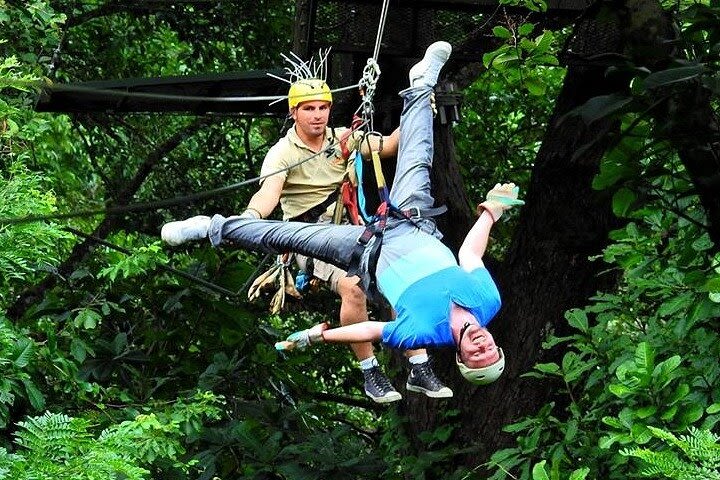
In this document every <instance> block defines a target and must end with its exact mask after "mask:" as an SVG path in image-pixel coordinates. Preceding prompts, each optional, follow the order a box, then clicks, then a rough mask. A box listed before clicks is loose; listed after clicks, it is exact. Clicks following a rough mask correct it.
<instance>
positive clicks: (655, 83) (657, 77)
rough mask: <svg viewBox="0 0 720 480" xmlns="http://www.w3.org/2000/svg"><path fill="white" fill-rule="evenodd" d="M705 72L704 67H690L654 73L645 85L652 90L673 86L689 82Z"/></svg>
mask: <svg viewBox="0 0 720 480" xmlns="http://www.w3.org/2000/svg"><path fill="white" fill-rule="evenodd" d="M704 71H705V66H704V65H691V66H689V67H678V68H669V69H667V70H661V71H659V72H654V73H651V74H650V75H648V76H647V77H645V80H644V81H643V84H644V86H645V88H646V89H648V90H650V89H653V88H657V87H664V86H667V85H672V84H673V83H679V82H687V81H688V80H692V79H694V78H697V77H698V76H700V75H701V74H702V73H703V72H704Z"/></svg>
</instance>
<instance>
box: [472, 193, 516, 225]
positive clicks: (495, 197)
mask: <svg viewBox="0 0 720 480" xmlns="http://www.w3.org/2000/svg"><path fill="white" fill-rule="evenodd" d="M518 193H520V187H517V186H516V185H515V184H514V183H504V184H502V185H500V184H499V183H496V184H495V186H494V187H493V188H492V190H490V191H489V192H488V193H487V195H486V196H485V201H484V202H482V203H481V204H479V205H478V206H477V214H478V215H480V214H482V212H483V210H486V211H487V212H488V213H489V214H490V216H491V217H492V219H493V221H494V222H497V221H498V220H499V219H500V217H501V216H502V214H503V212H505V211H506V210H509V209H511V208H512V207H514V206H516V205H525V202H523V201H522V200H518V198H517V197H518Z"/></svg>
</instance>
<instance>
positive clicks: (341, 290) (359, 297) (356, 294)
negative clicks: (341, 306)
mask: <svg viewBox="0 0 720 480" xmlns="http://www.w3.org/2000/svg"><path fill="white" fill-rule="evenodd" d="M336 291H337V293H338V295H340V299H341V300H342V301H343V302H350V303H355V304H357V303H362V304H363V305H364V304H365V302H366V301H367V299H366V298H365V293H364V292H363V290H362V288H360V279H359V278H358V277H343V278H340V279H338V281H337V289H336Z"/></svg>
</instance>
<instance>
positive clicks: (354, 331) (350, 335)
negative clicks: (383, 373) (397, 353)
mask: <svg viewBox="0 0 720 480" xmlns="http://www.w3.org/2000/svg"><path fill="white" fill-rule="evenodd" d="M386 323H387V322H374V321H368V322H360V323H353V324H351V325H344V326H342V327H337V328H328V324H327V323H320V324H318V325H315V326H314V327H312V328H309V329H307V330H301V331H299V332H295V333H293V334H292V335H290V336H289V337H288V338H287V340H286V341H284V342H277V343H276V344H275V348H276V349H278V350H293V349H295V348H299V349H304V348H306V347H308V346H309V345H314V344H316V343H323V342H332V343H360V342H376V341H379V340H380V339H381V338H382V330H383V327H384V326H385V324H386Z"/></svg>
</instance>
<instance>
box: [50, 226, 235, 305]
mask: <svg viewBox="0 0 720 480" xmlns="http://www.w3.org/2000/svg"><path fill="white" fill-rule="evenodd" d="M63 230H65V231H66V232H70V233H72V234H73V235H76V236H78V237H80V238H84V239H86V240H90V241H92V242H95V243H97V244H98V245H102V246H104V247H107V248H110V249H112V250H116V251H118V252H122V253H124V254H125V255H132V254H133V252H132V251H131V250H128V249H127V248H124V247H121V246H119V245H115V244H114V243H110V242H108V241H107V240H103V239H102V238H98V237H96V236H93V235H88V234H87V233H83V232H81V231H80V230H76V229H74V228H72V227H63ZM157 266H158V268H160V269H161V270H165V271H166V272H170V273H174V274H175V275H179V276H181V277H183V278H185V279H187V280H190V281H192V282H195V283H197V284H198V285H202V286H203V287H205V288H208V289H210V290H212V291H214V292H215V293H219V294H221V295H225V296H228V297H231V298H233V297H238V296H239V295H240V292H241V291H242V290H240V291H238V292H233V291H232V290H228V289H227V288H225V287H221V286H220V285H216V284H214V283H212V282H208V281H207V280H203V279H202V278H200V277H196V276H195V275H193V274H191V273H188V272H184V271H182V270H178V269H176V268H173V267H170V266H167V265H163V264H158V265H157Z"/></svg>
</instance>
